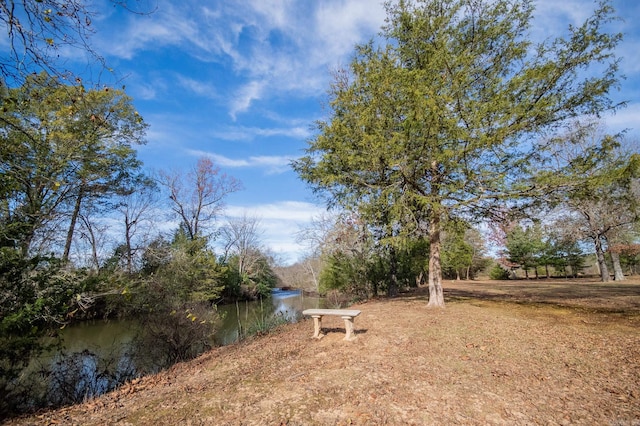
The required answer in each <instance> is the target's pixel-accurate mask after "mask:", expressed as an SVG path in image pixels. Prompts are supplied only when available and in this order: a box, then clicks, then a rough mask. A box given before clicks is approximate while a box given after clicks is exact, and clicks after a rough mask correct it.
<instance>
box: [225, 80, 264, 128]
mask: <svg viewBox="0 0 640 426" xmlns="http://www.w3.org/2000/svg"><path fill="white" fill-rule="evenodd" d="M263 90H264V84H263V83H260V82H258V81H251V82H249V84H246V85H245V86H243V87H241V88H240V89H239V90H237V92H236V93H235V94H234V95H233V96H232V97H231V102H230V108H229V115H230V116H231V118H233V119H234V120H235V119H236V116H237V115H238V113H241V112H245V111H247V110H248V109H249V107H250V106H251V102H253V101H254V100H257V99H260V98H261V97H262V92H263Z"/></svg>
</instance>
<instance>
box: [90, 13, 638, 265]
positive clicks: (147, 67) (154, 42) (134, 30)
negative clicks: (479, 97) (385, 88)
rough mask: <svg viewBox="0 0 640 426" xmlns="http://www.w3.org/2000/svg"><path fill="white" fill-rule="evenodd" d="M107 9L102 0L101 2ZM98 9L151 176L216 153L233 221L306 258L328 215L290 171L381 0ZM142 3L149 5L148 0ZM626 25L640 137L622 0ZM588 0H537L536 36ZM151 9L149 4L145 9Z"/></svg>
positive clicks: (634, 42)
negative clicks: (235, 185) (311, 234)
mask: <svg viewBox="0 0 640 426" xmlns="http://www.w3.org/2000/svg"><path fill="white" fill-rule="evenodd" d="M100 2H103V3H100ZM100 2H98V3H96V6H95V8H96V10H97V11H99V12H100V13H101V14H100V15H99V16H97V17H96V18H95V20H94V25H95V28H96V34H95V35H94V36H93V37H92V43H93V45H94V46H95V47H96V49H97V50H98V51H99V53H100V54H102V55H103V56H104V57H105V59H106V60H107V63H108V65H109V66H110V67H112V68H113V69H114V70H115V71H116V73H117V76H118V77H119V78H122V81H121V84H124V85H126V91H127V93H128V94H129V95H130V96H132V97H133V98H134V102H135V105H136V107H137V108H138V111H139V112H140V114H141V115H142V116H143V117H144V118H145V120H146V121H147V123H148V124H149V125H150V128H149V131H148V134H147V136H148V137H147V139H148V143H147V145H146V146H144V147H142V148H141V149H140V150H139V156H140V158H141V159H142V160H143V161H144V163H145V165H146V167H148V168H150V169H156V170H157V169H186V168H188V167H190V166H192V165H193V164H195V162H196V160H197V158H198V157H200V156H202V155H207V156H210V157H211V158H212V159H213V160H214V161H215V162H216V163H217V164H218V165H219V166H220V167H221V169H222V170H223V171H224V172H226V173H227V174H229V175H232V176H234V177H236V178H238V179H240V180H241V181H242V182H243V185H244V188H245V189H244V190H243V191H240V192H238V193H235V194H232V195H231V196H230V197H229V198H228V200H227V209H226V214H227V215H228V216H229V217H240V216H242V215H243V214H245V213H246V214H248V215H250V216H255V217H258V218H259V219H260V221H261V227H262V229H263V230H264V234H263V235H262V240H263V241H264V244H265V246H268V247H270V248H271V249H272V250H273V251H274V252H275V253H276V254H279V255H280V256H281V258H282V260H284V261H289V262H290V261H293V260H295V259H297V258H298V257H299V256H300V255H301V254H302V249H301V247H300V246H298V245H297V244H296V243H295V233H296V231H297V230H298V228H299V226H301V225H304V224H305V223H308V222H309V220H310V219H311V217H312V216H314V215H318V214H319V213H321V212H322V211H324V208H323V206H321V205H316V204H314V200H313V197H312V194H311V192H310V190H308V189H307V188H306V186H305V185H304V184H303V183H302V182H301V181H299V180H298V178H297V175H296V174H295V173H294V172H293V171H291V169H290V168H289V166H288V164H289V162H290V161H291V160H292V159H294V158H296V157H298V156H299V155H301V153H302V150H303V149H304V148H305V146H306V140H307V139H308V138H309V137H310V136H311V135H312V130H311V126H312V124H313V122H314V121H315V120H317V119H319V118H322V117H324V116H325V114H326V110H325V109H324V106H323V102H324V100H325V99H326V91H327V88H328V85H329V82H330V79H331V71H332V70H334V69H336V68H337V67H339V66H346V65H348V64H349V61H350V57H351V54H352V53H353V47H354V45H355V44H356V43H361V42H366V41H368V40H369V39H370V38H372V37H374V36H375V35H376V34H377V33H378V32H379V30H380V27H381V25H383V24H384V19H385V12H384V9H383V7H382V5H381V4H380V3H379V2H378V1H376V0H316V1H313V0H237V1H236V0H181V1H173V0H157V2H156V1H154V0H149V5H150V7H155V6H156V5H157V9H156V11H155V12H154V13H151V14H148V15H136V14H131V13H126V12H123V11H122V10H120V9H118V8H114V7H113V6H112V5H111V4H110V3H109V2H108V1H107V0H100ZM142 3H143V4H144V1H143V2H142ZM613 4H614V6H615V7H616V9H617V11H618V13H619V15H620V16H622V17H623V18H624V19H625V21H624V22H619V23H617V24H616V28H617V29H619V30H620V31H623V32H625V33H626V34H625V40H624V42H623V43H622V45H621V46H620V50H619V55H620V56H622V57H623V62H622V73H623V74H625V75H626V80H624V81H623V82H622V89H621V91H620V92H617V93H614V94H613V96H614V98H615V99H616V100H627V101H629V106H628V107H627V108H626V109H625V110H623V111H621V112H619V113H618V114H616V115H615V116H613V117H608V118H607V119H606V123H607V124H608V125H609V126H610V127H611V128H612V129H613V130H620V129H623V128H629V129H631V132H630V133H629V137H630V138H632V139H634V140H636V142H635V143H636V145H637V144H638V142H637V135H639V134H640V133H639V132H638V131H637V130H636V129H635V128H636V127H640V125H639V124H638V121H639V118H640V55H639V54H638V52H640V24H638V20H639V18H640V2H637V1H636V0H614V1H613ZM594 5H595V3H594V2H592V1H591V0H562V1H558V0H539V1H537V14H536V21H535V26H534V28H533V30H532V35H533V37H534V38H540V37H547V36H551V35H555V34H559V33H560V32H561V31H563V30H564V29H565V28H566V26H567V24H569V23H574V24H578V23H580V22H582V20H584V19H585V18H586V17H587V16H588V15H589V14H590V12H591V11H592V10H593V8H594ZM142 7H143V9H144V8H145V6H144V5H143V6H142Z"/></svg>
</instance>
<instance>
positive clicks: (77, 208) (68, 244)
mask: <svg viewBox="0 0 640 426" xmlns="http://www.w3.org/2000/svg"><path fill="white" fill-rule="evenodd" d="M83 195H84V187H80V189H79V190H78V198H76V204H75V206H74V207H73V213H71V222H70V223H69V230H68V231H67V240H66V241H65V244H64V253H63V254H62V260H64V261H65V262H68V261H69V253H70V252H71V243H72V242H73V234H74V232H75V229H76V222H77V221H78V215H79V214H80V206H81V205H82V197H83Z"/></svg>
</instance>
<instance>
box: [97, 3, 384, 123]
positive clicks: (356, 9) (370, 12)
mask: <svg viewBox="0 0 640 426" xmlns="http://www.w3.org/2000/svg"><path fill="white" fill-rule="evenodd" d="M380 3H381V2H377V1H374V2H372V1H370V0H326V1H323V2H304V1H302V2H301V1H294V0H287V1H281V0H253V1H251V2H245V1H231V2H217V4H215V5H213V6H212V5H208V4H207V5H204V6H203V5H201V4H200V2H195V1H185V2H171V1H168V0H160V1H159V3H158V9H157V11H156V12H154V13H152V14H150V15H148V16H137V15H134V16H126V19H123V20H122V22H124V25H123V24H119V25H120V26H121V27H120V28H109V29H108V30H105V31H103V32H100V31H98V35H99V36H100V35H103V34H109V37H108V39H103V40H102V42H101V45H102V48H101V49H100V50H102V51H105V52H109V54H110V55H113V56H116V57H119V58H123V59H133V58H135V56H136V54H137V53H138V52H142V51H153V50H158V49H163V48H166V47H175V48H178V49H180V50H182V51H183V52H186V53H188V54H190V55H192V56H193V57H195V58H197V59H198V60H200V61H203V62H220V63H229V62H230V66H231V68H232V69H233V70H234V74H236V77H238V78H240V79H242V80H243V81H244V85H243V86H240V87H237V88H236V89H235V90H233V91H232V95H231V96H232V98H233V100H232V101H231V102H230V103H229V105H228V107H229V114H230V116H231V117H233V118H235V117H236V116H237V114H240V113H243V112H245V111H247V110H248V109H250V108H251V106H252V105H253V103H254V102H255V101H256V100H258V99H263V98H266V97H270V98H271V97H277V96H280V95H282V94H283V93H292V92H295V93H296V94H297V95H298V96H305V95H309V94H314V95H315V94H320V93H321V92H322V91H324V90H325V89H326V82H327V80H328V78H329V71H330V70H331V69H332V68H334V67H335V66H336V65H337V64H340V63H343V62H346V61H347V59H348V56H349V55H350V54H351V53H352V51H353V47H354V45H355V44H356V43H358V42H363V41H366V40H368V39H369V38H371V37H373V36H375V35H376V33H377V32H378V31H379V29H380V26H381V25H382V24H383V22H384V17H385V13H384V9H383V7H382V5H381V4H380ZM112 21H113V20H112ZM184 82H185V81H183V83H184ZM195 83H196V82H194V81H192V82H190V87H191V88H192V89H194V90H197V89H198V86H197V85H196V84H195ZM204 88H205V89H206V86H204ZM200 89H202V87H201V88H200ZM205 91H206V90H204V91H203V90H200V92H199V93H204V92H205Z"/></svg>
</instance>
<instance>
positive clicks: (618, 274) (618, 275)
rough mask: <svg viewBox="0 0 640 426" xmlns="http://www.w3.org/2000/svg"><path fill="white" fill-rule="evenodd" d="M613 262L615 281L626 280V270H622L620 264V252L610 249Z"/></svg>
mask: <svg viewBox="0 0 640 426" xmlns="http://www.w3.org/2000/svg"><path fill="white" fill-rule="evenodd" d="M609 253H610V254H611V263H613V279H614V280H615V281H624V280H625V278H624V272H622V266H621V265H620V254H619V253H616V252H613V251H610V252H609Z"/></svg>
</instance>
